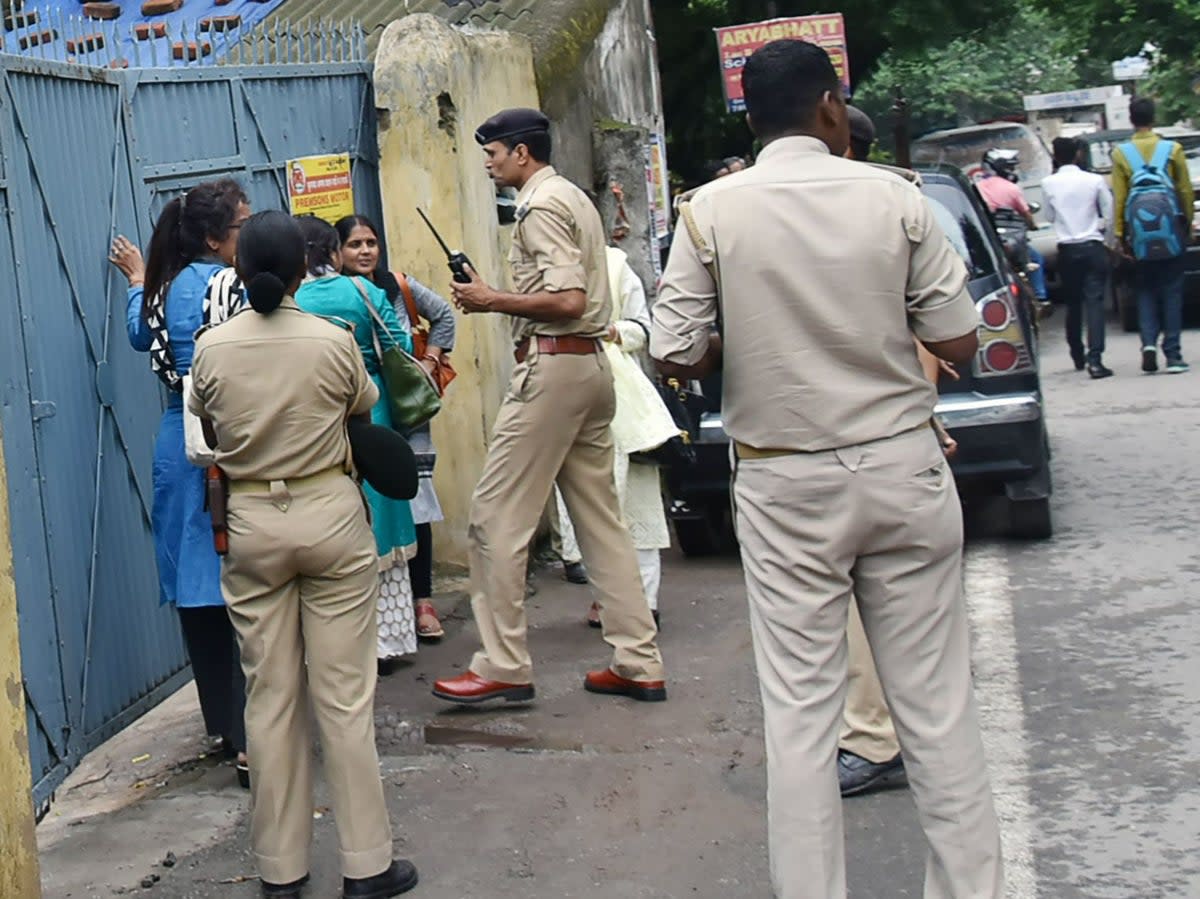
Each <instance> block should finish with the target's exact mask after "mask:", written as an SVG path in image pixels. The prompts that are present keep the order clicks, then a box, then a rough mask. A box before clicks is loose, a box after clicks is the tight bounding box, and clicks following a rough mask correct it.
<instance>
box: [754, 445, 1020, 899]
mask: <svg viewBox="0 0 1200 899" xmlns="http://www.w3.org/2000/svg"><path fill="white" fill-rule="evenodd" d="M735 501H736V507H737V525H738V536H739V539H740V540H741V544H742V559H743V563H744V566H745V572H746V587H747V592H748V594H749V599H750V624H751V630H752V633H753V637H754V649H755V657H756V661H757V665H758V676H759V683H760V687H761V691H762V701H763V713H764V729H765V734H766V749H767V778H768V825H769V828H768V829H769V835H770V836H769V838H770V850H771V881H772V884H773V886H774V889H775V894H776V896H778V897H779V899H843V897H845V895H846V872H845V838H844V835H843V832H842V804H841V799H840V797H839V794H838V783H837V773H836V761H835V760H836V754H837V744H838V731H839V725H840V722H841V718H842V714H843V708H844V706H845V696H846V636H845V635H846V620H847V614H848V607H849V603H850V596H851V594H852V593H853V594H855V595H856V596H857V597H858V603H859V609H860V611H861V613H862V620H863V626H864V628H865V629H866V633H867V636H868V638H869V639H870V643H871V645H872V646H873V647H875V649H876V652H875V662H876V665H877V666H878V670H879V676H880V678H881V679H882V681H883V688H884V692H885V694H886V695H887V699H888V703H889V705H890V706H891V709H892V715H893V717H894V718H895V722H896V730H897V732H898V734H899V736H900V745H901V747H902V748H903V751H904V757H905V764H906V766H907V769H908V777H909V781H910V783H911V785H912V792H913V797H914V799H915V800H916V804H917V811H918V816H919V818H920V822H921V826H922V828H923V829H924V831H925V835H926V837H927V839H928V841H929V844H930V854H929V858H928V862H927V865H926V873H925V897H926V899H1001V897H1002V896H1003V892H1004V877H1003V870H1002V863H1001V858H1000V833H999V827H998V824H997V821H996V814H995V809H994V807H993V803H992V795H991V790H990V787H989V784H988V775H987V768H986V763H985V761H984V757H983V741H982V737H981V734H980V729H979V721H978V713H977V711H976V706H975V698H974V692H973V689H972V685H971V669H970V660H969V652H970V647H969V644H968V637H967V622H966V610H965V606H964V603H963V596H962V556H961V553H962V517H961V512H960V509H959V503H958V495H957V492H956V490H955V487H954V481H953V478H952V477H951V475H950V471H949V468H948V466H947V464H946V461H945V459H944V458H943V457H942V453H941V449H940V448H939V447H938V444H937V440H936V439H935V437H934V435H933V432H932V431H930V430H928V429H921V430H918V431H911V432H908V433H905V434H901V435H899V436H897V437H893V438H891V439H887V440H881V441H878V442H874V443H869V444H863V445H860V446H852V447H846V448H844V449H839V450H836V451H829V452H820V453H796V454H793V455H788V456H782V457H777V458H770V459H760V460H754V461H740V462H739V463H738V466H737V472H736V481H735Z"/></svg>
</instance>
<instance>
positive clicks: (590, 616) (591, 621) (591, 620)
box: [587, 603, 600, 627]
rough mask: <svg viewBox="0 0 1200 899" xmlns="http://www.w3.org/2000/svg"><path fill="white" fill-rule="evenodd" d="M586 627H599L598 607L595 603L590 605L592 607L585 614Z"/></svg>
mask: <svg viewBox="0 0 1200 899" xmlns="http://www.w3.org/2000/svg"><path fill="white" fill-rule="evenodd" d="M587 623H588V627H600V606H599V604H597V603H592V607H591V608H590V609H588V613H587Z"/></svg>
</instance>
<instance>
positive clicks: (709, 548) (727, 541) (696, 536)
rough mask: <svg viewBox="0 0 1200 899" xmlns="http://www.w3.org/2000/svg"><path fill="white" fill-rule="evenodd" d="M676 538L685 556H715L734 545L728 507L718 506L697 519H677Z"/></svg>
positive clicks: (706, 510)
mask: <svg viewBox="0 0 1200 899" xmlns="http://www.w3.org/2000/svg"><path fill="white" fill-rule="evenodd" d="M675 537H676V539H678V540H679V548H680V549H681V550H682V551H683V554H684V555H685V556H688V557H689V558H697V557H702V556H715V555H717V554H718V553H721V552H724V551H725V550H727V549H729V548H730V547H731V546H732V545H733V542H734V541H733V531H732V527H731V524H730V522H729V510H728V507H725V506H718V505H716V504H714V505H711V506H709V507H708V508H706V509H704V510H703V514H701V515H700V516H698V517H696V518H676V519H675Z"/></svg>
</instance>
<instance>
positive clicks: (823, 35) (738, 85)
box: [714, 12, 850, 112]
mask: <svg viewBox="0 0 1200 899" xmlns="http://www.w3.org/2000/svg"><path fill="white" fill-rule="evenodd" d="M714 31H716V33H717V51H718V53H719V55H720V59H721V78H722V81H723V82H724V85H725V102H726V104H728V106H729V111H730V112H743V111H745V109H746V103H745V101H744V99H743V94H742V67H743V66H744V65H745V64H746V60H747V58H749V57H750V55H751V54H752V53H754V51H755V50H757V49H758V48H759V47H761V46H762V45H763V44H769V43H770V42H771V41H778V40H785V39H791V40H802V41H808V42H809V43H813V44H816V45H817V46H818V47H824V48H825V51H826V52H827V53H828V54H829V58H830V59H831V60H832V61H833V67H834V68H835V69H837V73H838V77H839V78H841V79H842V86H843V87H844V88H845V91H846V95H847V96H849V95H850V59H849V57H848V56H847V55H846V20H845V19H843V18H842V14H841V13H840V12H836V13H830V14H828V15H820V16H793V17H791V18H786V19H771V20H769V21H767V22H755V23H753V24H750V25H731V26H729V27H727V28H716V29H714Z"/></svg>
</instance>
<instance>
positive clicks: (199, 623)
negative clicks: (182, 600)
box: [178, 606, 246, 752]
mask: <svg viewBox="0 0 1200 899" xmlns="http://www.w3.org/2000/svg"><path fill="white" fill-rule="evenodd" d="M178 612H179V623H180V625H181V626H182V628H183V641H184V643H185V644H186V645H187V651H188V658H189V659H191V662H192V674H193V675H194V676H195V678H196V692H197V693H198V694H199V695H200V711H201V713H202V714H203V715H204V728H205V730H206V731H207V732H208V733H209V735H210V736H214V737H224V738H225V742H226V744H227V745H228V746H229V747H230V748H232V749H233V750H235V751H237V752H245V751H246V720H245V718H246V675H245V674H243V673H242V656H241V651H240V650H239V648H238V642H237V635H236V634H235V633H234V630H233V623H232V622H231V621H230V620H229V611H228V609H226V608H225V606H201V607H199V608H194V609H184V608H179V609H178Z"/></svg>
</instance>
